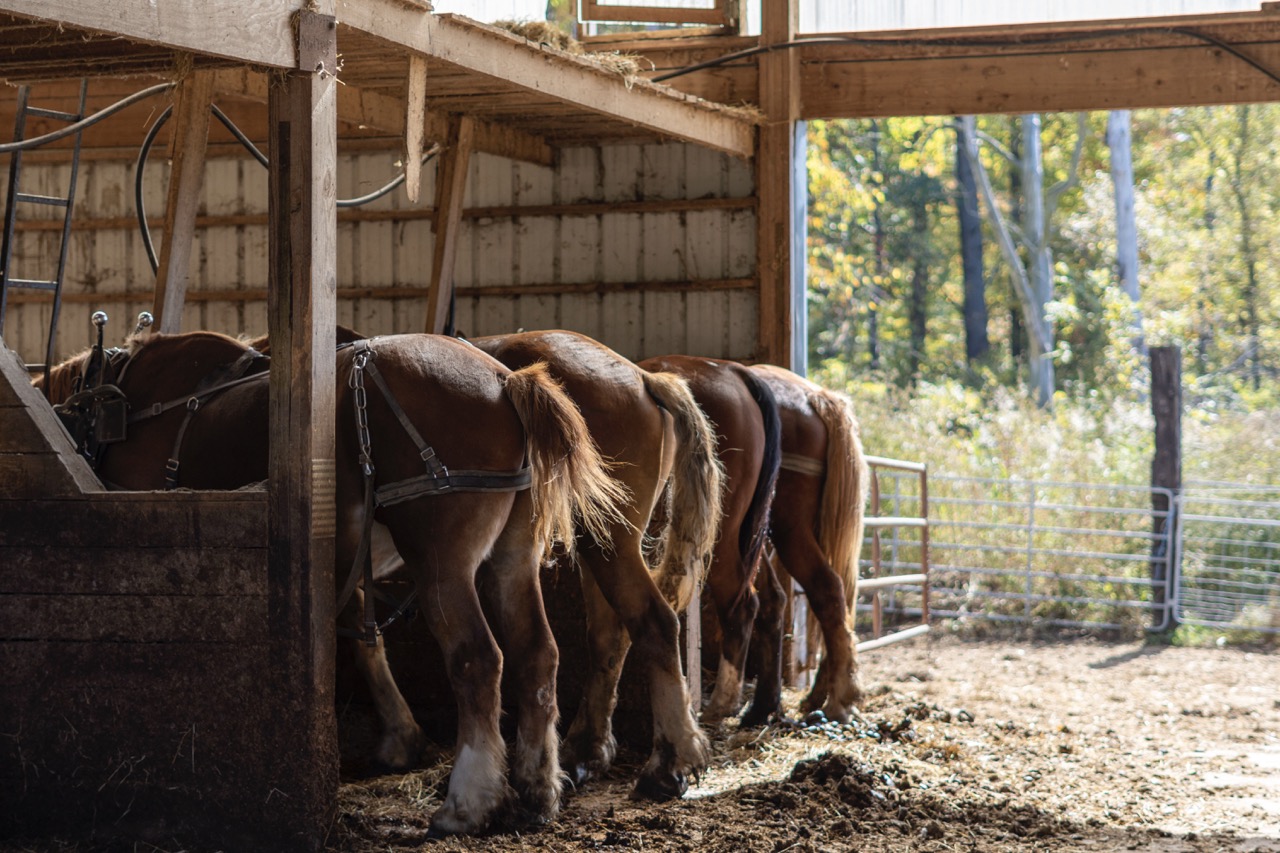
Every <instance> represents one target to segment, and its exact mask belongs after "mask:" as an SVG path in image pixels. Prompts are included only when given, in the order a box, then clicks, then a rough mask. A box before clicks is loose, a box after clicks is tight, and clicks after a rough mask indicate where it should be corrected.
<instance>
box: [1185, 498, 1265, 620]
mask: <svg viewBox="0 0 1280 853" xmlns="http://www.w3.org/2000/svg"><path fill="white" fill-rule="evenodd" d="M1176 552H1177V559H1178V564H1179V565H1180V566H1181V571H1180V573H1179V574H1178V578H1177V582H1176V584H1175V592H1174V601H1175V602H1176V604H1175V607H1176V613H1177V617H1178V620H1179V621H1181V622H1184V623H1186V624H1190V625H1204V626H1208V627H1215V628H1225V629H1234V630H1242V631H1257V632H1262V633H1280V487H1276V486H1246V485H1241V484H1233V483H1191V484H1189V485H1188V486H1187V488H1186V489H1185V490H1184V491H1183V494H1182V495H1181V496H1180V498H1179V512H1178V520H1177V549H1176Z"/></svg>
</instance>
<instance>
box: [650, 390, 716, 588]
mask: <svg viewBox="0 0 1280 853" xmlns="http://www.w3.org/2000/svg"><path fill="white" fill-rule="evenodd" d="M642 374H643V376H644V384H645V388H646V389H647V390H648V392H649V395H650V396H651V397H653V399H654V400H656V401H657V403H658V405H660V406H661V407H662V408H664V409H666V411H667V412H669V413H670V414H671V417H672V419H673V421H674V426H675V434H676V448H675V449H676V453H675V464H674V465H673V466H672V469H671V478H670V480H669V481H668V497H667V526H666V530H665V531H664V536H663V540H664V541H663V543H662V559H661V561H660V562H659V564H658V569H657V575H656V577H655V578H654V580H655V582H656V583H657V585H658V589H660V590H661V591H662V594H663V596H664V597H665V598H666V599H667V601H668V602H669V603H670V604H671V606H672V607H674V608H675V611H676V612H677V613H682V612H684V610H685V608H687V607H688V606H689V602H691V601H693V600H694V598H695V597H696V596H697V595H698V593H699V592H700V591H701V589H702V581H703V579H704V578H705V577H706V574H707V570H708V569H709V568H710V566H711V552H712V549H713V548H714V547H715V544H716V536H717V535H718V534H719V532H720V514H721V512H722V506H721V498H722V495H721V493H722V492H723V490H724V478H725V474H724V466H723V465H722V464H721V463H720V459H719V457H718V456H716V434H715V430H714V429H713V428H712V426H711V422H710V421H709V420H707V416H706V415H705V414H703V412H702V409H700V408H699V407H698V404H697V402H696V401H695V400H694V399H693V393H692V392H691V391H690V390H689V386H688V384H687V383H686V382H685V381H684V380H683V379H681V378H680V377H679V376H676V375H675V374H673V373H648V372H643V371H642Z"/></svg>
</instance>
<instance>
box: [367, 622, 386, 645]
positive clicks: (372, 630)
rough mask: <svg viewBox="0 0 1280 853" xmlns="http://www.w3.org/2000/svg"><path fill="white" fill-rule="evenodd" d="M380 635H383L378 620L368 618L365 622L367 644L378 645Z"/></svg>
mask: <svg viewBox="0 0 1280 853" xmlns="http://www.w3.org/2000/svg"><path fill="white" fill-rule="evenodd" d="M380 636H382V629H380V628H379V627H378V623H377V621H376V620H375V621H368V620H366V621H365V623H364V644H365V645H366V646H376V645H378V637H380Z"/></svg>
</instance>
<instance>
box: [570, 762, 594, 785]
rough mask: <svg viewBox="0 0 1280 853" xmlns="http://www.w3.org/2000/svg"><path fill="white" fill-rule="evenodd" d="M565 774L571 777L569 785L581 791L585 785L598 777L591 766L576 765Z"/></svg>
mask: <svg viewBox="0 0 1280 853" xmlns="http://www.w3.org/2000/svg"><path fill="white" fill-rule="evenodd" d="M565 774H566V775H567V776H568V777H569V784H570V785H572V786H573V787H574V789H575V790H576V789H579V788H581V787H582V786H583V785H585V784H587V783H588V782H590V781H591V780H592V779H594V778H595V777H596V774H595V771H594V770H592V769H591V766H590V765H589V764H585V763H583V764H574V765H573V766H571V767H569V768H567V769H566V770H565Z"/></svg>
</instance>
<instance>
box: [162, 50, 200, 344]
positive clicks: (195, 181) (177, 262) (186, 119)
mask: <svg viewBox="0 0 1280 853" xmlns="http://www.w3.org/2000/svg"><path fill="white" fill-rule="evenodd" d="M212 101H213V75H212V73H211V72H208V71H192V72H191V73H189V74H188V75H187V76H186V78H184V79H183V80H182V82H180V83H179V84H178V90H177V98H176V102H175V104H174V107H173V118H174V133H173V137H172V139H171V141H170V145H169V162H170V167H169V203H168V206H167V207H166V208H165V214H164V232H163V233H164V242H163V244H162V245H161V247H160V263H159V267H158V269H157V270H156V298H155V303H154V304H153V306H152V309H151V313H152V314H153V315H155V325H154V326H153V327H152V328H153V329H154V330H155V331H157V332H165V333H166V334H175V333H177V332H179V331H181V330H182V304H183V298H184V295H185V294H186V292H187V283H188V282H189V281H190V279H191V245H192V243H193V242H194V240H195V223H196V211H197V210H198V209H199V207H200V194H201V190H202V188H203V184H204V153H205V146H206V145H207V144H208V142H209V105H210V103H212Z"/></svg>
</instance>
